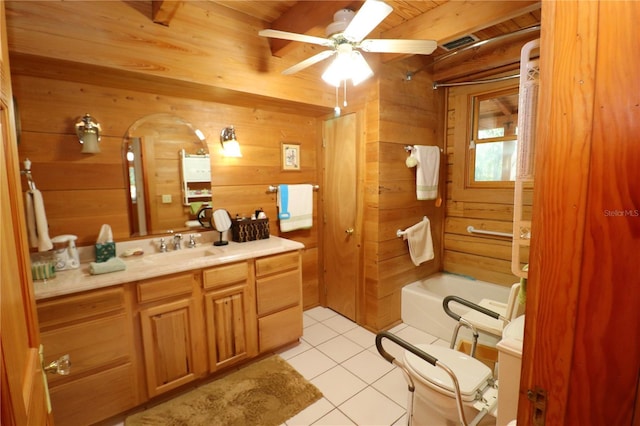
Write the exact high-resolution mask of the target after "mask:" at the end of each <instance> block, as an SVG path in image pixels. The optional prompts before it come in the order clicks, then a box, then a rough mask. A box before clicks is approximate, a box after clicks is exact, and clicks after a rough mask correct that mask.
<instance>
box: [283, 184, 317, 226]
mask: <svg viewBox="0 0 640 426" xmlns="http://www.w3.org/2000/svg"><path fill="white" fill-rule="evenodd" d="M277 198H278V209H279V213H278V219H280V231H281V232H289V231H295V230H296V229H309V228H311V226H312V225H313V185H309V184H303V185H279V186H278V197H277Z"/></svg>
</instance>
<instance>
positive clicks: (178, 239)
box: [173, 234, 182, 250]
mask: <svg viewBox="0 0 640 426" xmlns="http://www.w3.org/2000/svg"><path fill="white" fill-rule="evenodd" d="M181 242H182V234H175V235H174V236H173V249H174V250H180V249H181V248H182V246H181V245H180V243H181Z"/></svg>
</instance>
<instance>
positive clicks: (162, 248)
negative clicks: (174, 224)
mask: <svg viewBox="0 0 640 426" xmlns="http://www.w3.org/2000/svg"><path fill="white" fill-rule="evenodd" d="M166 252H167V243H165V242H164V238H160V253H166Z"/></svg>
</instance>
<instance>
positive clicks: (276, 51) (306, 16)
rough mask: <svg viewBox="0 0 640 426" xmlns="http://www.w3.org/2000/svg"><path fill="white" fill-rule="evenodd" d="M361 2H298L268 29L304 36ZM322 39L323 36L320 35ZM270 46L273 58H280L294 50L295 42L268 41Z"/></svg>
mask: <svg viewBox="0 0 640 426" xmlns="http://www.w3.org/2000/svg"><path fill="white" fill-rule="evenodd" d="M362 3H363V2H362V1H353V0H346V1H323V0H320V1H300V2H298V3H297V4H296V5H295V6H293V7H292V8H290V9H289V10H288V11H286V12H285V13H283V14H282V16H280V17H279V18H278V19H276V20H275V21H273V22H272V23H271V26H270V29H274V30H280V31H288V32H291V33H298V34H306V33H307V32H309V31H310V30H312V29H313V28H316V27H318V26H320V27H326V26H327V25H329V24H330V23H331V22H333V15H334V14H335V13H336V12H337V11H338V10H340V9H345V8H349V9H354V10H357V9H358V8H360V5H361V4H362ZM320 37H324V34H322V35H320ZM269 44H270V46H271V54H272V55H273V56H277V57H282V56H283V55H285V54H286V53H287V52H289V51H291V50H292V49H294V48H295V46H296V44H299V43H296V42H293V41H290V40H281V39H276V38H271V39H269Z"/></svg>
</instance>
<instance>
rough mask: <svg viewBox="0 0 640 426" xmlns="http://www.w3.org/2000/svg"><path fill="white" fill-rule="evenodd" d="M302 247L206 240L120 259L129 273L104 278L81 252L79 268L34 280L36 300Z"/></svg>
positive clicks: (281, 241) (271, 241)
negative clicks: (91, 268) (220, 243)
mask: <svg viewBox="0 0 640 426" xmlns="http://www.w3.org/2000/svg"><path fill="white" fill-rule="evenodd" d="M154 243H155V242H154V241H153V240H150V242H149V243H147V242H146V241H137V242H135V243H132V242H127V243H122V244H118V243H116V249H117V252H116V253H117V254H118V255H120V253H121V251H123V250H125V249H126V248H127V247H130V246H132V245H138V246H144V247H149V244H151V245H153V244H154ZM303 248H304V244H302V243H299V242H296V241H292V240H287V239H285V238H280V237H274V236H271V237H269V238H268V239H264V240H257V241H248V242H245V243H236V242H233V241H229V244H228V245H225V246H214V245H213V244H212V243H211V242H210V241H207V242H201V243H199V244H198V245H197V246H196V247H194V248H183V249H181V250H175V251H169V252H166V253H157V252H151V253H148V252H147V250H146V249H145V254H143V255H141V256H130V257H126V258H125V257H121V259H122V260H124V262H125V264H126V266H127V269H126V270H124V271H118V272H110V273H106V274H101V275H91V274H90V273H89V264H90V262H88V261H86V256H83V253H82V252H81V254H80V259H81V262H82V263H81V264H80V267H79V268H78V269H71V270H66V271H58V272H56V277H55V278H53V279H51V280H47V281H34V288H35V298H36V300H42V299H48V298H51V297H56V296H62V295H68V294H73V293H79V292H82V291H88V290H94V289H98V288H102V287H108V286H112V285H118V284H124V283H128V282H132V281H138V280H144V279H147V278H154V277H159V276H162V275H169V274H174V273H177V272H184V271H190V270H195V269H203V268H208V267H211V266H216V265H222V264H225V263H232V262H238V261H241V260H247V259H251V258H257V257H262V256H269V255H273V254H278V253H284V252H288V251H294V250H300V249H303ZM91 249H93V247H91ZM83 257H85V259H83Z"/></svg>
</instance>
